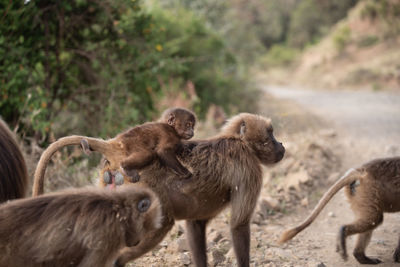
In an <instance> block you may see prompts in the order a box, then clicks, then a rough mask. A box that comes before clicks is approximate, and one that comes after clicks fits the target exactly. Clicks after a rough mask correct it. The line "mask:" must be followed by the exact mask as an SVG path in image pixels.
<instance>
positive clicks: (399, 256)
mask: <svg viewBox="0 0 400 267" xmlns="http://www.w3.org/2000/svg"><path fill="white" fill-rule="evenodd" d="M393 260H394V262H400V246H399V247H397V248H396V250H395V252H394V254H393Z"/></svg>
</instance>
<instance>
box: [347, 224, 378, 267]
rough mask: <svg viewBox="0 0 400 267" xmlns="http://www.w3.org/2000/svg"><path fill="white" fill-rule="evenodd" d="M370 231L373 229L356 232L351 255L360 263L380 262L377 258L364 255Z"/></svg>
mask: <svg viewBox="0 0 400 267" xmlns="http://www.w3.org/2000/svg"><path fill="white" fill-rule="evenodd" d="M372 231H373V230H370V231H367V232H364V233H361V234H358V239H357V243H356V247H355V248H354V251H353V256H354V257H355V258H356V259H357V261H358V262H359V263H361V264H378V263H381V262H382V261H381V260H379V259H375V258H369V257H367V256H366V255H365V249H366V248H367V246H368V244H369V241H370V240H371V236H372Z"/></svg>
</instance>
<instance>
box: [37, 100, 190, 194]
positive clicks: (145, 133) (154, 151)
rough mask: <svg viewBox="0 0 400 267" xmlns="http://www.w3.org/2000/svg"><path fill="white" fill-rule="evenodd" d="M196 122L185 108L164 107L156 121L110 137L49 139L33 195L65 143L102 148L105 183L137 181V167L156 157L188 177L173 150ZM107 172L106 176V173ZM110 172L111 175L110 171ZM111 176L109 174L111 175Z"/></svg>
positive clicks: (38, 170) (85, 147)
mask: <svg viewBox="0 0 400 267" xmlns="http://www.w3.org/2000/svg"><path fill="white" fill-rule="evenodd" d="M195 123H196V117H195V115H194V114H193V113H192V112H191V111H189V110H187V109H184V108H170V109H167V110H166V111H164V113H163V114H162V116H161V118H160V120H159V121H158V122H149V123H144V124H142V125H138V126H135V127H133V128H132V129H130V130H128V131H126V132H123V133H121V134H119V135H117V136H116V137H115V138H112V139H109V140H102V139H99V138H89V137H85V136H68V137H64V138H60V139H59V140H57V141H56V142H54V143H52V144H51V145H50V146H49V147H48V148H47V149H46V150H45V151H44V152H43V154H42V156H41V158H40V160H39V163H38V166H37V168H36V171H35V174H34V186H33V196H36V195H38V194H41V193H42V192H43V191H42V190H43V182H44V174H45V171H46V166H47V164H48V162H49V160H50V158H51V156H52V155H53V154H54V153H55V152H56V151H57V150H58V149H60V148H62V147H64V146H67V145H78V144H81V145H82V147H83V149H84V151H85V152H86V153H90V150H95V151H98V152H101V153H102V154H103V155H104V156H105V157H106V159H107V161H108V165H107V170H104V169H103V171H102V173H101V177H104V178H108V179H107V181H104V180H106V179H104V180H103V181H101V184H102V185H106V184H107V183H109V182H115V181H112V180H113V179H115V178H118V177H120V179H119V183H122V182H123V180H124V179H127V180H130V181H132V182H133V181H134V182H137V181H138V178H139V176H138V174H137V171H136V169H141V168H143V167H145V166H146V165H148V164H150V163H151V162H152V161H154V160H155V159H156V158H158V159H160V160H161V162H162V163H163V164H165V165H166V166H168V167H169V168H171V169H172V170H173V171H174V172H175V173H176V174H178V175H179V176H183V177H188V176H190V175H191V173H190V172H189V171H188V170H187V169H186V168H185V167H184V166H182V164H181V163H180V162H179V161H178V160H177V158H176V155H175V153H176V150H177V149H178V147H179V144H180V143H181V139H185V140H187V139H190V138H192V137H193V134H194V131H193V128H194V126H195ZM120 167H122V168H123V172H124V174H125V175H120V176H114V175H113V174H114V173H115V172H112V171H109V170H118V169H120ZM107 174H108V177H107ZM110 174H111V175H110ZM110 176H111V177H110Z"/></svg>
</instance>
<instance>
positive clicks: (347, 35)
mask: <svg viewBox="0 0 400 267" xmlns="http://www.w3.org/2000/svg"><path fill="white" fill-rule="evenodd" d="M350 40H351V30H350V28H349V27H348V26H342V27H340V28H339V29H337V30H336V32H335V33H334V35H333V43H334V45H335V47H336V49H337V50H338V51H339V52H342V51H343V50H344V49H345V47H346V45H348V44H349V43H350Z"/></svg>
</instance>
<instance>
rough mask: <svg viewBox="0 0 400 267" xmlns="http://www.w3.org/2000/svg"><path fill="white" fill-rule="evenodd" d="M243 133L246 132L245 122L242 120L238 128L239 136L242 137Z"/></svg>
mask: <svg viewBox="0 0 400 267" xmlns="http://www.w3.org/2000/svg"><path fill="white" fill-rule="evenodd" d="M245 133H246V123H245V122H244V121H242V123H241V124H240V130H239V134H240V137H243V136H244V134H245Z"/></svg>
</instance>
